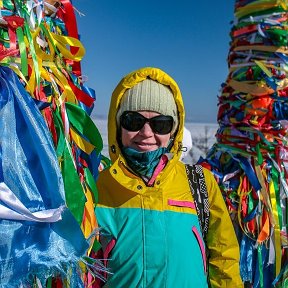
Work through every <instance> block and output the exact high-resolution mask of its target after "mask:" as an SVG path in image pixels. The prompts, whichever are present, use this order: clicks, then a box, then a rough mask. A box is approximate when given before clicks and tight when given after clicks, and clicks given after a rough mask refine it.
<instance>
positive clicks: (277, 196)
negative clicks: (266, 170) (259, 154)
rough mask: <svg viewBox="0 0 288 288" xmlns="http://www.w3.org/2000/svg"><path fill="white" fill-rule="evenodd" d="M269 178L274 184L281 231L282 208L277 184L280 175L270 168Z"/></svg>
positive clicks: (273, 168)
mask: <svg viewBox="0 0 288 288" xmlns="http://www.w3.org/2000/svg"><path fill="white" fill-rule="evenodd" d="M271 178H272V181H273V183H274V188H275V196H276V203H277V211H278V219H279V227H280V230H282V223H283V222H282V218H283V217H282V208H281V204H280V189H279V185H280V184H279V183H280V174H279V172H278V170H277V169H276V168H275V167H274V166H273V163H272V167H271Z"/></svg>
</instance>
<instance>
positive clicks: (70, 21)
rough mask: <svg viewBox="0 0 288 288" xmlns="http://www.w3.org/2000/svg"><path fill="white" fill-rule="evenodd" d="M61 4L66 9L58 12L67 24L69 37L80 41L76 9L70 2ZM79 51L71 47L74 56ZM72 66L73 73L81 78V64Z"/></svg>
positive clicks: (65, 1)
mask: <svg viewBox="0 0 288 288" xmlns="http://www.w3.org/2000/svg"><path fill="white" fill-rule="evenodd" d="M61 2H62V5H63V7H64V9H63V8H60V9H59V10H58V12H57V16H59V17H60V18H61V19H62V20H63V22H64V23H65V26H66V30H67V33H68V36H70V37H73V38H76V39H79V34H78V28H77V22H76V17H75V13H74V8H73V6H72V4H71V2H70V1H69V0H61ZM78 49H79V48H77V47H70V51H71V53H72V54H73V55H74V54H76V53H77V51H78ZM71 66H72V71H73V73H74V74H75V75H76V76H80V75H81V74H82V73H81V64H80V62H75V61H73V64H72V65H71Z"/></svg>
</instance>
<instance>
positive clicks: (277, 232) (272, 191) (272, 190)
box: [269, 181, 282, 275]
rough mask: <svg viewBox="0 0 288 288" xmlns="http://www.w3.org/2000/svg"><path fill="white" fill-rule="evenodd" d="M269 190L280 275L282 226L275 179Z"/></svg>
mask: <svg viewBox="0 0 288 288" xmlns="http://www.w3.org/2000/svg"><path fill="white" fill-rule="evenodd" d="M269 191H270V198H271V204H272V211H273V215H274V219H275V222H276V223H275V226H274V235H275V241H274V243H275V258H276V259H275V262H276V265H275V266H276V271H275V274H276V275H278V274H279V273H280V270H281V256H282V253H281V234H280V226H279V217H278V212H277V200H276V193H275V187H274V183H273V181H270V183H269Z"/></svg>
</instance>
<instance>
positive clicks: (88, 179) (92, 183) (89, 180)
mask: <svg viewBox="0 0 288 288" xmlns="http://www.w3.org/2000/svg"><path fill="white" fill-rule="evenodd" d="M84 175H85V180H86V184H87V185H88V186H89V188H90V190H91V191H92V195H93V202H94V203H95V204H96V203H98V190H97V186H96V183H95V180H94V177H93V175H92V173H91V171H90V170H89V168H85V169H84Z"/></svg>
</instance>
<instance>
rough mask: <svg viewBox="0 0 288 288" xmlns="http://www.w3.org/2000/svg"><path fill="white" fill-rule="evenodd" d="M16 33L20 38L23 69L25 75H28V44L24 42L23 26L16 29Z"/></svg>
mask: <svg viewBox="0 0 288 288" xmlns="http://www.w3.org/2000/svg"><path fill="white" fill-rule="evenodd" d="M16 35H17V39H18V45H19V50H20V57H21V71H22V74H23V75H24V76H28V61H27V54H26V45H25V42H24V34H23V30H22V28H21V27H18V28H17V29H16Z"/></svg>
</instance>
